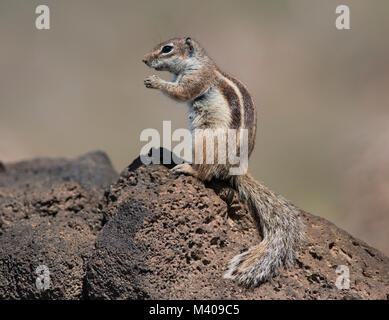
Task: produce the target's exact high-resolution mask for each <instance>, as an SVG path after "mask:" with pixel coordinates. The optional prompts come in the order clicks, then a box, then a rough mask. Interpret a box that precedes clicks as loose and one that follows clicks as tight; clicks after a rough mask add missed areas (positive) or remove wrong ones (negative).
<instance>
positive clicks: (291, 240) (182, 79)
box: [142, 37, 304, 286]
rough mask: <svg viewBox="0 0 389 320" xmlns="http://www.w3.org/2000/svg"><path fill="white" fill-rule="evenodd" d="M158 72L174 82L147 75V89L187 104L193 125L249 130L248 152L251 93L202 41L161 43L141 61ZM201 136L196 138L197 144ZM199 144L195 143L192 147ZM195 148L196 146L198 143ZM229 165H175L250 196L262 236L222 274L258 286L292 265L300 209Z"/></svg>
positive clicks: (252, 136)
mask: <svg viewBox="0 0 389 320" xmlns="http://www.w3.org/2000/svg"><path fill="white" fill-rule="evenodd" d="M142 61H143V62H144V63H145V64H146V65H147V66H149V67H151V68H154V69H156V70H159V71H169V72H171V73H172V74H173V75H174V76H175V77H174V80H173V81H172V82H169V81H165V80H162V79H161V78H159V77H158V76H156V75H152V76H150V77H148V78H146V79H145V81H144V83H145V86H146V87H147V88H153V89H159V90H161V91H162V92H163V93H165V94H167V95H168V96H169V97H171V98H173V99H175V100H178V101H182V102H187V103H188V104H189V121H190V129H191V130H192V132H193V130H195V129H236V130H240V129H242V128H244V129H247V131H248V139H247V140H248V141H247V142H248V147H247V149H246V150H248V156H250V155H251V153H252V151H253V148H254V143H255V134H256V124H257V120H256V110H255V107H254V103H253V100H252V98H251V95H250V93H249V92H248V90H247V88H246V87H245V85H243V84H242V83H241V82H240V81H239V80H237V79H235V78H234V77H232V76H230V75H228V74H226V73H225V72H223V71H221V70H220V69H219V68H218V67H217V66H216V64H215V63H214V62H213V61H212V59H211V58H210V57H209V56H208V55H207V54H206V52H205V50H204V49H203V48H202V47H201V46H200V45H199V43H198V42H197V41H195V40H193V39H191V38H190V37H186V38H174V39H171V40H168V41H166V42H163V43H161V44H159V45H157V46H156V47H155V48H154V49H153V50H152V51H151V52H150V53H148V54H146V55H145V56H144V58H143V60H142ZM196 143H197V140H196V139H195V140H194V144H196ZM194 147H195V146H194ZM195 148H196V147H195ZM229 168H230V165H229V164H218V163H216V164H207V163H205V162H203V163H200V164H197V163H195V162H192V164H188V163H184V164H178V165H176V166H175V167H174V168H173V169H172V170H173V171H174V172H177V173H184V174H189V175H193V176H195V177H197V178H199V179H200V180H203V181H209V180H211V179H212V178H216V179H221V180H225V181H228V182H229V184H230V185H231V186H232V188H233V189H235V190H236V191H237V192H238V193H239V195H240V196H241V197H242V198H243V199H245V200H246V201H247V203H248V204H249V207H250V210H251V211H252V213H253V215H254V217H256V218H257V219H256V220H259V227H260V229H261V230H260V231H261V233H262V236H263V240H262V241H261V242H260V243H259V244H258V245H255V246H253V247H251V248H250V249H249V250H247V251H245V252H243V253H240V254H238V255H236V256H235V257H234V258H233V259H232V260H231V261H230V263H229V265H228V269H227V272H226V273H225V275H224V277H225V278H227V279H232V280H237V281H239V282H240V283H241V284H243V285H246V286H256V285H258V284H260V283H262V282H265V281H267V280H269V279H270V278H272V277H273V276H275V275H277V274H278V272H279V269H280V267H281V266H285V267H291V266H292V265H293V263H294V260H295V254H296V252H297V250H299V247H300V244H301V241H302V239H303V237H304V233H303V223H302V222H301V221H300V219H299V217H298V211H297V209H295V207H294V206H293V205H292V204H291V203H289V202H288V201H287V200H285V199H284V198H282V197H281V196H278V195H276V194H274V193H273V192H272V191H270V190H269V189H267V188H266V187H264V186H263V185H261V184H260V183H258V182H257V181H256V180H254V179H253V178H252V177H251V176H250V175H249V174H248V173H245V174H242V175H231V174H230V171H229Z"/></svg>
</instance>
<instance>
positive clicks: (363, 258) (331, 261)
mask: <svg viewBox="0 0 389 320" xmlns="http://www.w3.org/2000/svg"><path fill="white" fill-rule="evenodd" d="M229 190H230V189H229V188H228V187H227V186H224V185H223V184H221V183H217V182H213V183H211V184H208V185H204V184H203V183H202V182H200V181H198V180H197V179H195V178H193V177H189V176H184V175H180V176H177V175H175V174H172V173H171V172H170V171H169V168H167V167H165V166H162V165H153V166H144V165H142V164H141V163H140V161H139V159H137V160H136V161H135V162H134V163H133V164H132V165H130V166H129V167H128V168H126V169H125V170H124V171H123V172H122V173H121V176H120V179H119V181H118V182H117V183H116V184H113V185H112V186H111V187H110V190H109V192H107V193H106V197H107V202H108V205H107V209H106V215H107V220H109V221H108V223H107V224H106V225H105V226H104V228H103V230H102V231H101V232H100V233H99V235H98V237H97V241H96V249H95V251H94V252H93V255H92V257H91V259H90V261H89V263H88V267H87V275H86V291H87V296H88V298H98V299H388V297H389V259H388V258H387V257H385V256H384V255H383V254H382V253H380V252H379V251H377V250H375V249H374V248H371V247H370V246H368V245H367V244H366V243H364V242H362V241H360V240H358V239H355V238H353V237H352V236H351V235H349V234H348V233H346V232H345V231H343V230H341V229H339V228H337V227H336V226H335V225H333V224H332V223H330V222H328V221H326V220H325V219H322V218H319V217H316V216H313V215H311V214H309V213H307V212H304V211H301V217H302V219H303V221H304V223H305V226H306V227H305V232H306V241H305V243H304V245H303V248H302V251H301V253H300V254H299V255H298V257H297V261H296V266H295V268H293V269H290V270H283V271H282V272H281V274H280V275H279V276H277V277H275V278H274V279H273V280H272V281H270V282H268V283H265V284H262V285H261V286H259V287H257V288H255V289H246V288H242V287H241V286H239V285H237V284H236V283H233V282H231V281H230V280H225V279H223V274H224V272H225V270H226V266H227V264H228V261H229V260H230V259H231V258H232V257H233V256H234V255H236V254H237V253H240V252H242V251H243V250H246V249H247V248H248V247H250V246H251V245H254V244H256V243H258V242H259V241H260V240H261V237H260V235H259V233H258V231H257V229H256V228H255V223H254V221H253V219H252V217H251V215H250V213H249V212H248V209H247V207H246V205H245V204H244V203H242V202H240V201H239V199H238V198H237V196H236V195H235V196H234V198H233V200H232V202H231V201H230V200H227V202H228V204H227V203H226V201H224V200H222V199H225V200H226V199H228V198H229V197H228V194H229V192H230V191H229ZM338 266H346V267H348V268H349V275H350V288H349V289H338V288H337V286H336V279H337V277H338V276H342V274H341V272H344V271H342V270H344V269H340V270H339V271H338V272H339V273H337V271H336V270H337V267H338ZM340 268H344V267H340ZM344 275H345V276H346V274H344ZM340 279H341V278H340ZM340 284H341V285H342V284H343V286H345V285H346V283H345V282H341V283H340Z"/></svg>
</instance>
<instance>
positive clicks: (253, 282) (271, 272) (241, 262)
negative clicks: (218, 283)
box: [224, 174, 303, 286]
mask: <svg viewBox="0 0 389 320" xmlns="http://www.w3.org/2000/svg"><path fill="white" fill-rule="evenodd" d="M231 179H232V180H231V182H232V185H233V187H234V189H236V190H237V191H238V192H239V195H240V196H241V197H242V198H243V199H245V200H246V201H247V202H248V204H249V207H250V209H251V210H252V212H253V214H254V215H255V216H256V217H257V218H259V223H260V227H261V229H262V230H261V231H262V235H263V240H262V242H260V243H259V244H258V245H256V246H254V247H251V248H250V249H249V250H248V251H246V252H243V253H241V254H238V255H237V256H235V257H234V258H233V259H232V260H231V261H230V263H229V265H228V270H227V272H226V274H225V275H224V278H226V279H232V280H237V281H239V282H240V283H241V284H243V285H246V286H257V285H258V284H260V283H262V282H265V281H267V280H269V279H270V278H272V277H273V276H275V275H277V274H278V272H279V268H280V267H281V266H285V267H290V266H292V265H293V263H294V258H295V252H296V251H297V250H298V248H299V246H300V243H301V241H302V239H303V230H302V229H303V223H302V222H301V221H300V219H299V217H298V212H297V210H296V209H295V208H294V206H293V205H292V204H290V203H289V202H288V201H287V200H285V199H284V198H283V197H281V196H277V195H275V194H274V193H273V192H272V191H270V190H269V189H267V188H266V187H264V186H263V185H261V184H260V183H259V182H257V181H255V180H254V178H252V177H251V176H250V175H249V174H246V175H243V176H233V177H232V178H231Z"/></svg>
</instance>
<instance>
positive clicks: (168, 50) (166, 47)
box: [161, 46, 173, 53]
mask: <svg viewBox="0 0 389 320" xmlns="http://www.w3.org/2000/svg"><path fill="white" fill-rule="evenodd" d="M172 50H173V46H164V47H163V48H162V50H161V52H162V53H169V52H170V51H172Z"/></svg>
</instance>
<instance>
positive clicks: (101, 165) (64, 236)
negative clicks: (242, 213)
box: [0, 152, 117, 299]
mask: <svg viewBox="0 0 389 320" xmlns="http://www.w3.org/2000/svg"><path fill="white" fill-rule="evenodd" d="M116 179H117V174H116V173H115V171H114V169H113V168H112V166H111V163H110V161H109V159H108V157H107V156H106V155H105V154H104V153H102V152H94V153H89V154H86V155H85V156H82V157H79V158H77V159H75V160H66V159H35V160H30V161H23V162H18V163H15V164H7V166H6V170H5V171H4V172H0V299H37V298H45V299H77V298H81V297H82V294H83V278H84V275H85V265H86V262H87V260H88V258H89V256H90V255H91V253H92V250H93V248H94V241H95V238H96V235H97V232H98V231H99V230H100V229H101V228H102V225H103V213H102V211H101V209H102V206H103V201H102V200H103V194H104V190H105V188H106V187H108V186H109V184H111V183H112V182H114V181H115V180H116ZM39 265H45V266H47V267H48V268H49V272H50V280H51V281H50V288H49V289H48V290H46V291H40V290H38V289H37V287H36V285H35V281H36V278H37V277H38V276H39V275H37V274H36V273H35V270H36V268H37V267H38V266H39Z"/></svg>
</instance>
